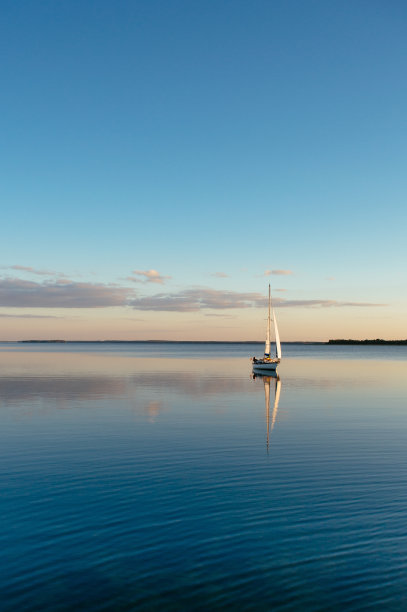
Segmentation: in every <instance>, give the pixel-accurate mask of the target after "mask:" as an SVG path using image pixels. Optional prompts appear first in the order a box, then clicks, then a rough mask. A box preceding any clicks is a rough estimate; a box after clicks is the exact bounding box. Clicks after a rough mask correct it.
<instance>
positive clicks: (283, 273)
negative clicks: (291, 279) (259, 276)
mask: <svg viewBox="0 0 407 612" xmlns="http://www.w3.org/2000/svg"><path fill="white" fill-rule="evenodd" d="M272 274H273V275H275V276H289V275H290V274H294V272H292V271H291V270H266V271H265V272H264V276H271V275H272Z"/></svg>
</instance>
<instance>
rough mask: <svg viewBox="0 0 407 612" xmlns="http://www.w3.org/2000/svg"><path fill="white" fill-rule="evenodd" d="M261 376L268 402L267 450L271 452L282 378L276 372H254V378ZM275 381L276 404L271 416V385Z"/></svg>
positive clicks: (266, 401)
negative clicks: (265, 374)
mask: <svg viewBox="0 0 407 612" xmlns="http://www.w3.org/2000/svg"><path fill="white" fill-rule="evenodd" d="M256 378H260V379H262V380H263V383H264V398H265V404H266V423H267V452H269V444H270V434H271V432H272V431H273V429H274V425H275V422H276V419H277V412H278V404H279V401H280V394H281V379H280V376H279V375H278V374H277V373H276V372H271V373H270V374H269V375H267V376H264V375H262V374H257V373H256V374H253V380H256ZM272 380H273V381H274V404H273V410H272V412H271V416H270V385H271V381H272Z"/></svg>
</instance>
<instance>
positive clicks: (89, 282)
mask: <svg viewBox="0 0 407 612" xmlns="http://www.w3.org/2000/svg"><path fill="white" fill-rule="evenodd" d="M0 14H1V19H0V52H1V58H2V59H1V62H0V79H1V83H2V87H1V95H0V111H1V112H0V128H1V139H0V140H1V142H0V202H1V211H2V213H1V219H2V223H1V227H2V232H1V234H2V239H1V243H0V340H20V339H27V338H35V339H53V338H61V339H66V340H75V339H78V340H95V339H121V340H146V339H167V340H261V339H263V337H264V331H265V318H266V310H265V306H266V295H267V291H268V283H270V284H271V291H272V296H273V300H274V305H275V308H276V312H277V319H278V322H279V327H280V335H281V338H282V340H283V341H284V340H285V341H295V340H302V341H312V340H316V341H320V340H328V339H329V338H385V339H392V338H407V317H406V307H407V283H406V263H407V261H406V260H407V248H406V238H405V236H406V227H407V206H406V196H407V172H406V161H407V111H406V109H407V78H406V68H407V37H406V36H405V31H406V25H407V5H406V3H405V2H403V1H398V0H390V1H389V2H385V1H384V0H380V1H378V0H355V1H354V2H343V0H341V1H338V0H332V1H330V2H326V0H309V1H307V2H304V1H303V0H301V1H299V0H275V1H272V0H267V1H264V0H251V1H250V2H247V1H246V2H243V1H241V0H216V1H214V0H194V1H193V2H191V1H190V0H169V1H164V0H160V1H158V0H133V1H129V0H117V1H115V2H112V1H111V0H110V1H106V0H97V1H96V0H94V1H90V0H86V1H83V0H80V1H77V0H69V1H68V0H61V1H58V2H55V1H54V0H43V1H41V2H38V1H37V0H36V1H29V0H21V1H20V2H18V3H17V2H14V1H11V0H3V2H2V3H1V7H0Z"/></svg>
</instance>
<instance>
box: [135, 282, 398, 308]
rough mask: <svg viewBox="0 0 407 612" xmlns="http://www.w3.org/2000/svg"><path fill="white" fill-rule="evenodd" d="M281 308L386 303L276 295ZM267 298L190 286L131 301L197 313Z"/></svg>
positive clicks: (258, 303) (257, 305) (259, 302)
mask: <svg viewBox="0 0 407 612" xmlns="http://www.w3.org/2000/svg"><path fill="white" fill-rule="evenodd" d="M274 304H275V305H276V306H278V307H279V308H299V307H302V308H332V307H344V306H352V307H353V306H360V307H366V306H368V307H376V306H385V305H386V304H375V303H370V302H340V301H336V300H285V299H284V298H275V299H274ZM266 305H267V298H266V297H265V296H264V295H262V294H260V293H238V292H233V291H217V290H215V289H205V288H203V289H187V290H184V291H180V292H179V293H158V294H156V295H153V296H150V297H141V298H137V299H134V300H130V301H129V306H131V307H132V308H134V309H135V310H150V311H168V312H197V311H199V310H204V309H210V310H226V309H232V308H265V307H266Z"/></svg>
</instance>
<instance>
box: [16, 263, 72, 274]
mask: <svg viewBox="0 0 407 612" xmlns="http://www.w3.org/2000/svg"><path fill="white" fill-rule="evenodd" d="M8 269H9V270H19V271H21V272H29V274H39V275H40V276H55V275H57V274H58V273H57V272H54V271H53V270H37V269H36V268H31V266H18V265H15V266H9V267H8ZM58 276H64V274H58Z"/></svg>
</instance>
